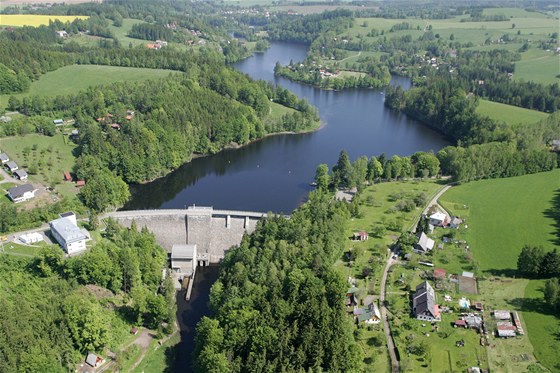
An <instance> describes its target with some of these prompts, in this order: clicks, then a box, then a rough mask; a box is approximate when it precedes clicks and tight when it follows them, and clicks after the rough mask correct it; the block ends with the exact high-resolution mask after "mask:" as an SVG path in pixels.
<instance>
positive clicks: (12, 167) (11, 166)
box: [4, 161, 19, 172]
mask: <svg viewBox="0 0 560 373" xmlns="http://www.w3.org/2000/svg"><path fill="white" fill-rule="evenodd" d="M4 167H5V168H6V170H8V171H10V172H14V171H17V170H18V169H19V167H18V165H17V163H16V162H14V161H9V162H6V165H5V166H4Z"/></svg>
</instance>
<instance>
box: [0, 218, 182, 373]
mask: <svg viewBox="0 0 560 373" xmlns="http://www.w3.org/2000/svg"><path fill="white" fill-rule="evenodd" d="M165 261H166V254H165V251H164V250H163V249H162V248H161V247H159V246H158V245H157V244H156V243H155V239H154V237H153V235H151V234H150V233H148V232H146V231H142V232H137V231H136V230H135V229H130V230H129V229H122V228H119V227H118V226H117V225H116V224H114V223H111V222H110V223H109V226H108V230H107V231H106V238H105V239H104V240H103V241H101V242H99V243H97V244H96V245H95V246H93V247H92V248H91V249H90V250H89V251H88V252H87V253H85V254H84V255H81V256H78V257H75V258H69V259H64V258H63V257H62V250H60V248H59V247H58V246H48V247H44V248H43V249H41V251H40V253H39V255H38V256H37V257H36V258H26V257H14V256H10V255H2V256H0V283H1V284H2V290H1V291H0V292H1V297H0V312H2V315H3V316H2V319H1V321H0V324H1V327H0V330H2V333H0V371H2V372H66V371H68V370H69V369H70V370H74V366H75V364H77V363H79V362H83V359H84V356H85V354H87V353H88V352H101V351H102V350H103V349H104V348H105V347H107V348H110V349H112V350H113V351H115V352H116V353H117V356H118V355H119V354H120V353H121V352H120V351H119V349H118V348H119V346H120V345H121V344H122V343H123V342H124V340H125V338H127V335H128V334H129V331H130V328H131V327H132V326H134V325H136V326H147V327H150V328H153V329H155V330H158V329H159V333H160V334H163V333H166V332H169V329H166V328H163V327H162V323H170V322H172V321H173V320H174V317H175V299H174V297H175V291H174V289H173V285H172V283H171V282H170V281H165V282H164V283H163V284H162V283H161V270H162V268H163V267H164V265H165ZM22 346H26V347H25V348H22ZM117 361H118V359H117Z"/></svg>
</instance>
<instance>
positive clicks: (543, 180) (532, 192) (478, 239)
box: [440, 170, 560, 271]
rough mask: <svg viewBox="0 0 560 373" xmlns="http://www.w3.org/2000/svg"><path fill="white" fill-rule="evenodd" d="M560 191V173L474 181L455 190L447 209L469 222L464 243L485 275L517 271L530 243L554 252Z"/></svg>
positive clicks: (444, 200) (444, 199)
mask: <svg viewBox="0 0 560 373" xmlns="http://www.w3.org/2000/svg"><path fill="white" fill-rule="evenodd" d="M559 188H560V170H554V171H551V172H543V173H539V174H534V175H525V176H520V177H512V178H507V179H493V180H481V181H473V182H471V183H468V184H464V185H460V186H457V187H453V188H451V189H450V190H449V191H447V192H446V193H445V194H444V195H443V196H442V197H441V198H440V202H441V203H442V204H443V206H444V207H446V208H447V209H449V210H450V211H452V212H453V213H454V214H456V215H460V216H462V217H464V218H466V219H467V221H468V229H467V230H466V232H465V239H466V240H467V241H468V243H469V245H470V247H471V249H472V252H473V254H474V255H475V257H476V258H477V259H478V260H479V262H480V268H481V269H482V270H487V271H490V270H498V271H501V270H507V269H509V270H511V269H515V268H516V265H517V264H516V263H517V256H518V255H519V253H520V252H521V248H522V247H523V245H525V244H529V245H543V246H544V247H545V248H552V247H554V245H555V243H558V239H559V237H558V232H557V231H555V226H557V224H559V222H558V221H555V220H554V219H553V218H552V217H549V216H548V215H549V214H548V213H547V211H549V209H551V208H552V199H553V198H554V193H555V191H557V190H558V189H559Z"/></svg>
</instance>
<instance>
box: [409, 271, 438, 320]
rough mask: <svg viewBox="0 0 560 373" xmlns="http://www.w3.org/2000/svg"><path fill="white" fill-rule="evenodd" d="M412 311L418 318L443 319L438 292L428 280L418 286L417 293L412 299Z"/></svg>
mask: <svg viewBox="0 0 560 373" xmlns="http://www.w3.org/2000/svg"><path fill="white" fill-rule="evenodd" d="M412 313H413V315H414V316H415V317H416V318H417V319H418V320H423V321H430V322H431V321H441V316H440V312H439V307H438V305H437V304H436V294H435V292H434V288H433V287H432V286H431V285H430V284H429V283H428V281H424V282H423V283H421V284H420V285H418V286H416V293H414V298H413V299H412Z"/></svg>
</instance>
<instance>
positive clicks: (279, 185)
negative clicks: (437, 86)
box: [124, 43, 449, 373]
mask: <svg viewBox="0 0 560 373" xmlns="http://www.w3.org/2000/svg"><path fill="white" fill-rule="evenodd" d="M306 51H307V46H305V45H300V44H294V43H272V44H271V47H270V49H268V50H267V51H266V52H265V53H258V54H255V55H254V56H252V57H250V58H248V59H246V60H243V61H241V62H239V63H237V64H235V65H234V66H235V68H237V69H238V70H240V71H242V72H244V73H246V74H248V75H250V76H251V77H253V78H255V79H264V80H266V81H272V82H274V83H275V84H280V85H282V86H283V87H285V88H288V89H289V90H291V91H292V92H294V93H295V94H297V95H298V96H299V97H301V98H306V99H307V101H308V102H309V103H310V104H312V105H315V106H316V107H317V108H318V109H319V115H320V117H321V121H322V123H323V127H322V128H321V129H320V130H318V131H315V132H311V133H304V134H296V135H275V136H270V137H267V138H265V139H263V140H260V141H256V142H254V143H251V144H249V145H247V146H245V147H242V148H240V149H230V150H225V151H223V152H221V153H219V154H215V155H212V156H208V157H202V158H197V159H194V160H193V161H192V162H190V163H188V164H185V165H184V166H182V167H180V168H179V169H177V170H176V171H174V172H172V173H171V174H169V175H168V176H166V177H164V178H161V179H158V180H156V181H154V182H151V183H148V184H144V185H137V186H133V187H132V188H131V192H132V198H131V200H130V202H129V203H127V205H126V206H125V208H124V209H127V210H134V209H174V208H184V207H186V206H190V205H193V204H196V205H199V206H213V207H215V208H219V209H228V210H245V211H262V212H268V211H272V212H277V213H281V212H283V213H290V212H291V211H292V210H293V209H295V208H296V207H298V206H299V205H300V204H301V203H303V202H304V201H305V199H306V196H307V194H308V193H309V191H310V190H311V189H312V188H311V187H310V186H309V183H310V182H311V181H313V178H314V176H315V170H316V168H317V165H319V164H321V163H326V164H328V165H329V166H332V165H333V164H335V163H336V161H337V159H338V156H339V154H340V151H341V150H342V149H345V150H346V151H347V152H348V154H349V156H350V158H351V159H352V160H354V159H356V158H357V157H359V156H361V155H366V156H368V157H369V156H372V155H379V154H381V153H385V154H386V155H387V156H388V157H390V156H392V155H394V154H397V155H401V156H406V155H410V154H412V153H414V152H417V151H428V150H433V151H438V150H439V149H441V148H442V147H445V146H447V145H449V142H448V141H447V140H445V139H444V138H443V137H442V136H441V135H440V134H438V133H437V132H435V131H433V130H431V129H429V128H428V127H426V126H424V125H422V124H420V123H419V122H417V121H415V120H413V119H410V118H407V117H406V116H405V115H403V114H400V113H395V112H393V111H390V110H388V109H387V108H385V106H384V105H383V101H384V95H383V90H376V89H350V90H345V91H341V92H337V91H325V90H320V89H317V88H314V87H311V86H306V85H302V84H299V83H295V82H291V81H289V80H287V79H284V78H275V77H274V73H273V70H274V65H275V64H276V62H277V61H278V62H280V63H281V64H283V65H285V64H288V63H289V62H290V60H293V61H302V60H303V59H304V58H305V54H306ZM392 84H400V85H402V86H403V87H404V88H409V87H410V81H409V80H408V79H406V78H399V77H394V78H393V81H392ZM196 273H197V274H196V278H195V282H194V287H193V292H192V294H191V300H190V302H185V300H184V292H183V291H182V292H179V293H178V295H177V319H178V323H179V327H180V330H181V342H180V343H179V344H178V345H177V348H176V353H175V358H174V359H173V365H172V368H171V369H170V371H172V372H187V373H188V372H192V371H193V369H192V366H191V363H192V357H191V354H192V351H193V349H194V334H195V326H196V324H197V323H198V321H199V320H200V319H201V318H202V317H203V316H205V315H209V314H210V310H209V307H208V301H209V292H210V287H211V286H212V284H213V283H214V282H215V281H216V279H217V278H218V275H219V270H218V267H217V266H213V267H206V268H198V269H197V272H196Z"/></svg>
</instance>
